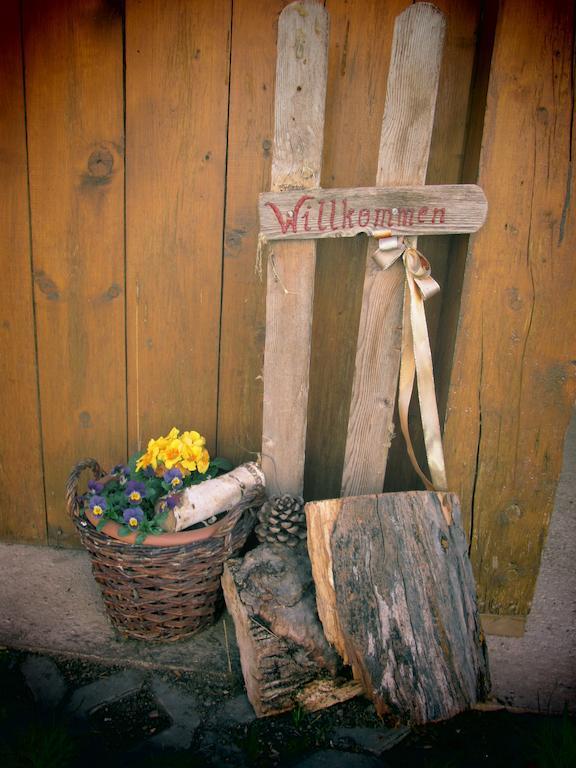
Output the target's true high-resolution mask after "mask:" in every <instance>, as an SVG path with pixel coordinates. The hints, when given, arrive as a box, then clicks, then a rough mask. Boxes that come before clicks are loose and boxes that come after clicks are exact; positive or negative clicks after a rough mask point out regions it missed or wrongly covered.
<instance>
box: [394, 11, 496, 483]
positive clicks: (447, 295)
mask: <svg viewBox="0 0 576 768" xmlns="http://www.w3.org/2000/svg"><path fill="white" fill-rule="evenodd" d="M435 5H436V6H437V7H438V8H440V10H441V11H442V12H443V13H444V14H445V16H446V37H445V42H444V53H443V56H442V67H441V70H440V83H439V86H438V96H437V99H436V114H435V118H434V129H433V133H432V142H431V145H430V157H429V161H428V171H427V175H426V183H427V184H430V185H432V184H458V183H461V182H468V183H472V182H474V181H476V174H477V170H478V162H477V160H478V158H477V155H476V162H475V163H474V161H473V158H472V155H473V154H474V153H473V152H471V151H470V148H471V147H472V146H474V147H475V146H476V145H478V147H479V143H478V142H479V141H480V140H481V136H482V123H483V119H484V105H485V87H483V86H482V82H481V81H482V79H483V78H484V77H485V72H486V69H488V70H489V68H490V60H489V53H490V52H491V47H490V44H489V41H485V40H484V38H485V37H486V36H489V32H490V28H491V26H492V18H491V16H492V13H493V10H494V3H492V2H490V3H484V4H483V5H482V15H481V13H480V12H481V3H480V2H478V0H437V1H436V2H435ZM491 6H492V7H491ZM482 92H484V97H482ZM478 132H479V136H476V134H477V133H478ZM471 161H472V162H471ZM467 246H468V238H467V237H459V236H454V235H443V236H439V237H428V236H423V237H421V238H419V240H418V248H419V249H420V250H421V251H422V253H424V254H425V256H426V258H427V259H428V260H429V261H430V263H431V265H432V275H433V277H434V279H435V280H436V281H437V282H438V283H439V285H440V287H441V290H440V293H438V294H436V295H435V296H433V297H432V298H431V299H429V300H428V301H427V302H426V319H427V324H428V332H429V336H430V346H431V349H432V354H433V357H434V375H435V380H436V392H437V398H438V407H439V409H441V410H442V413H443V412H444V404H445V396H444V395H443V392H444V391H445V390H446V386H447V385H446V380H447V379H448V378H449V376H450V367H451V358H452V352H453V348H454V339H455V336H456V330H457V327H456V325H457V317H458V308H459V305H460V291H461V288H462V275H463V267H462V264H463V263H464V261H465V258H466V251H467ZM409 425H410V434H411V436H412V441H413V444H414V448H415V451H416V454H417V457H418V459H419V462H420V465H421V466H425V465H426V452H425V449H424V439H423V436H422V425H421V421H420V410H419V405H418V398H417V397H414V398H413V402H412V407H411V408H410V413H409ZM394 434H395V435H396V437H395V438H394V439H393V440H392V444H391V446H390V451H389V453H388V462H387V465H386V476H385V479H384V489H385V490H386V491H400V490H413V489H416V488H420V487H422V486H421V481H420V479H419V477H418V475H417V474H416V472H415V470H414V468H413V467H412V465H411V463H410V460H409V458H408V455H407V452H406V446H405V443H404V440H403V438H402V435H401V431H400V425H399V420H398V414H397V413H395V414H394Z"/></svg>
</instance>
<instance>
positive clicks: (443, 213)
mask: <svg viewBox="0 0 576 768" xmlns="http://www.w3.org/2000/svg"><path fill="white" fill-rule="evenodd" d="M436 214H439V215H440V221H439V223H440V224H444V221H445V220H446V208H434V215H433V216H432V224H436Z"/></svg>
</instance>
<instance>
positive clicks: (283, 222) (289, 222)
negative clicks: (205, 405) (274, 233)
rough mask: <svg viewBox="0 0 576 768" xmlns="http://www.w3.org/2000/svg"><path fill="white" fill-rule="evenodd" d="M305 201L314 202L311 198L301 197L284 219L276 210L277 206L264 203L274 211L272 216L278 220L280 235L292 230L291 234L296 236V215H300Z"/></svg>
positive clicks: (278, 210) (307, 196)
mask: <svg viewBox="0 0 576 768" xmlns="http://www.w3.org/2000/svg"><path fill="white" fill-rule="evenodd" d="M306 200H314V198H313V197H311V196H310V195H302V197H301V198H300V199H299V200H298V202H297V203H296V205H295V206H294V210H293V211H288V213H287V214H286V218H284V216H283V215H282V212H281V211H280V209H279V208H278V206H277V205H275V204H274V203H268V202H267V203H266V205H269V206H270V208H272V210H273V211H274V214H275V215H276V218H277V219H278V223H279V224H280V229H281V230H282V234H283V235H285V234H286V233H287V232H288V230H289V229H292V232H294V233H295V234H296V232H298V215H299V213H300V208H302V206H303V205H304V203H305V202H306Z"/></svg>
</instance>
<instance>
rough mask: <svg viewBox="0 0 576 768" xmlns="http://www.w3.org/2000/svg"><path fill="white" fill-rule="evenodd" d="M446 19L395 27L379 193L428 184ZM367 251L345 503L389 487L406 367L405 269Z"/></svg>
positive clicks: (425, 16)
mask: <svg viewBox="0 0 576 768" xmlns="http://www.w3.org/2000/svg"><path fill="white" fill-rule="evenodd" d="M444 29H445V20H444V16H443V15H442V14H441V13H440V12H439V11H438V9H436V8H435V7H434V6H432V5H430V4H427V3H416V4H415V5H413V6H410V8H408V9H407V10H406V11H404V12H403V14H402V15H401V16H399V17H398V19H397V20H396V23H395V27H394V40H393V45H392V60H391V65H390V72H389V75H388V84H387V93H386V103H385V105H384V117H383V120H382V135H381V139H380V151H379V155H378V172H377V175H376V184H377V185H378V186H392V185H394V184H418V183H420V184H422V183H423V182H424V181H425V179H426V169H427V165H428V155H429V150H430V142H431V138H432V127H433V123H434V110H435V105H436V94H437V89H438V81H439V74H440V64H441V56H442V47H443V41H444ZM374 247H375V243H374V241H371V240H370V241H369V242H368V245H367V250H366V271H365V277H364V289H363V299H362V309H361V313H360V327H359V332H358V344H357V349H356V362H355V369H354V380H353V383H352V396H351V400H350V415H349V418H348V430H347V436H346V449H345V454H344V469H343V472H342V495H343V496H354V495H360V494H364V493H377V492H378V491H379V490H380V489H381V488H382V486H383V484H384V473H385V469H386V461H387V456H388V449H389V446H390V438H391V427H392V417H393V413H394V401H395V398H396V386H397V381H398V370H399V364H400V350H399V347H400V343H399V342H400V328H401V313H402V299H403V284H404V268H403V265H402V263H401V262H396V263H395V264H394V266H393V267H391V268H390V269H388V270H386V271H382V270H380V269H379V268H378V267H377V266H376V265H375V264H374V262H373V259H372V251H373V249H374Z"/></svg>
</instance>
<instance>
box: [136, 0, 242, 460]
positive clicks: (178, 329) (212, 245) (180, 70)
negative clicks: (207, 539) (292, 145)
mask: <svg viewBox="0 0 576 768" xmlns="http://www.w3.org/2000/svg"><path fill="white" fill-rule="evenodd" d="M230 24H231V2H230V0H216V1H215V2H214V1H213V0H197V2H194V3H190V2H187V1H186V0H174V2H170V3H168V4H166V3H165V2H162V0H150V2H146V3H141V2H136V0H128V2H127V3H126V134H127V146H128V152H127V168H126V170H127V176H126V183H127V189H126V215H127V238H126V239H127V311H128V321H127V338H128V403H129V408H128V411H129V443H130V447H131V449H133V450H136V449H137V448H138V449H139V448H141V447H142V445H143V443H145V442H146V441H147V440H148V439H149V438H150V437H152V436H156V435H158V434H164V433H165V431H166V430H167V429H169V428H170V427H171V426H172V425H174V424H176V425H177V426H181V427H182V428H184V427H190V428H192V427H193V428H194V429H197V430H199V431H201V432H202V434H204V435H206V438H207V441H208V445H209V446H210V450H211V451H212V450H213V446H214V445H215V438H216V406H217V387H218V338H219V321H220V293H221V277H222V270H221V262H222V253H221V251H222V227H223V213H222V212H223V206H224V189H225V164H226V134H227V101H228V74H229V63H230V61H229V59H230V49H229V35H230Z"/></svg>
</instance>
